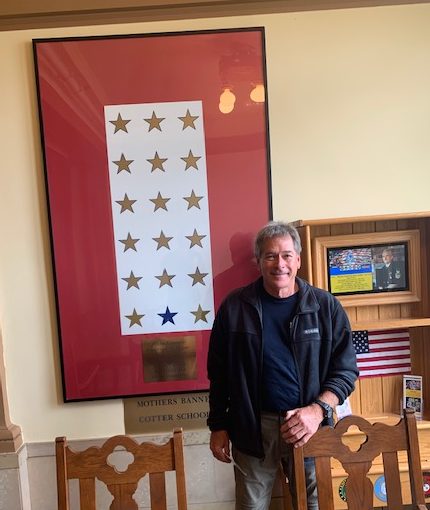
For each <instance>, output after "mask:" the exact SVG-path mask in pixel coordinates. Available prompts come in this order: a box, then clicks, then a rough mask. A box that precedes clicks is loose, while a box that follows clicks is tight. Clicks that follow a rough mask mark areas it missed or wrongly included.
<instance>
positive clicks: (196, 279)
mask: <svg viewBox="0 0 430 510" xmlns="http://www.w3.org/2000/svg"><path fill="white" fill-rule="evenodd" d="M208 274H209V273H201V272H200V269H199V268H198V267H196V272H195V273H188V276H189V277H190V278H192V279H193V287H194V285H195V284H196V283H201V284H202V285H206V283H205V282H204V281H203V278H204V277H205V276H207V275H208Z"/></svg>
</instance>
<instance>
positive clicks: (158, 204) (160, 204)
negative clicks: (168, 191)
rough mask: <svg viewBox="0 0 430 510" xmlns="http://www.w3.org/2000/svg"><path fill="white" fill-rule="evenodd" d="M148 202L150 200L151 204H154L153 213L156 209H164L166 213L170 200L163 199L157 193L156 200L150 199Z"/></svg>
mask: <svg viewBox="0 0 430 510" xmlns="http://www.w3.org/2000/svg"><path fill="white" fill-rule="evenodd" d="M149 200H151V202H153V203H154V212H155V211H157V210H158V209H164V210H165V211H167V206H166V204H167V202H168V201H169V200H170V198H163V197H162V196H161V193H160V192H158V194H157V196H156V198H150V199H149Z"/></svg>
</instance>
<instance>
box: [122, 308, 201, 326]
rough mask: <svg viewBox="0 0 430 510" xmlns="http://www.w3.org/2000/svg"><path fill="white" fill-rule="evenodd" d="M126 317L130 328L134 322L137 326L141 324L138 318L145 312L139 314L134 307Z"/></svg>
mask: <svg viewBox="0 0 430 510" xmlns="http://www.w3.org/2000/svg"><path fill="white" fill-rule="evenodd" d="M191 313H192V312H191ZM126 317H127V319H128V320H129V321H130V326H129V327H130V328H131V326H133V325H134V324H136V325H137V326H142V324H141V322H140V319H141V318H142V317H145V314H142V315H140V314H138V313H137V312H136V308H133V313H132V314H131V315H126Z"/></svg>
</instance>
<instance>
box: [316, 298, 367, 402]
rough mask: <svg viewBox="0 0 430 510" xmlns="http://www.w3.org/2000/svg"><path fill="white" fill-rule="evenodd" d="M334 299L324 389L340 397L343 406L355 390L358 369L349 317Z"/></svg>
mask: <svg viewBox="0 0 430 510" xmlns="http://www.w3.org/2000/svg"><path fill="white" fill-rule="evenodd" d="M333 299H334V308H333V315H332V331H333V343H332V352H331V359H330V365H329V370H328V373H327V377H326V379H325V381H324V382H323V385H322V386H323V388H322V389H323V390H329V391H331V392H333V393H334V394H335V395H336V396H337V397H338V399H339V404H342V403H343V401H344V400H345V399H346V398H347V397H348V396H349V395H350V394H351V393H352V391H353V390H354V385H355V381H356V379H357V377H358V368H357V358H356V354H355V349H354V345H353V343H352V333H351V326H350V324H349V320H348V316H347V315H346V312H345V310H344V309H343V308H342V306H341V304H340V303H339V301H338V300H337V299H336V298H333Z"/></svg>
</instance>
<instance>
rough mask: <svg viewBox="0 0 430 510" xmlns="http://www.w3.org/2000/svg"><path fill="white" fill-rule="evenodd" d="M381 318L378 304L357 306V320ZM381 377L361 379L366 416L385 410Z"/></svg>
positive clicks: (361, 392) (362, 408)
mask: <svg viewBox="0 0 430 510" xmlns="http://www.w3.org/2000/svg"><path fill="white" fill-rule="evenodd" d="M376 319H379V311H378V307H377V306H359V307H357V321H367V320H376ZM381 379H382V378H381V377H366V378H364V379H361V380H360V408H361V414H362V415H365V416H371V415H373V416H374V415H378V414H381V413H382V412H383V408H384V406H383V401H382V381H381Z"/></svg>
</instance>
